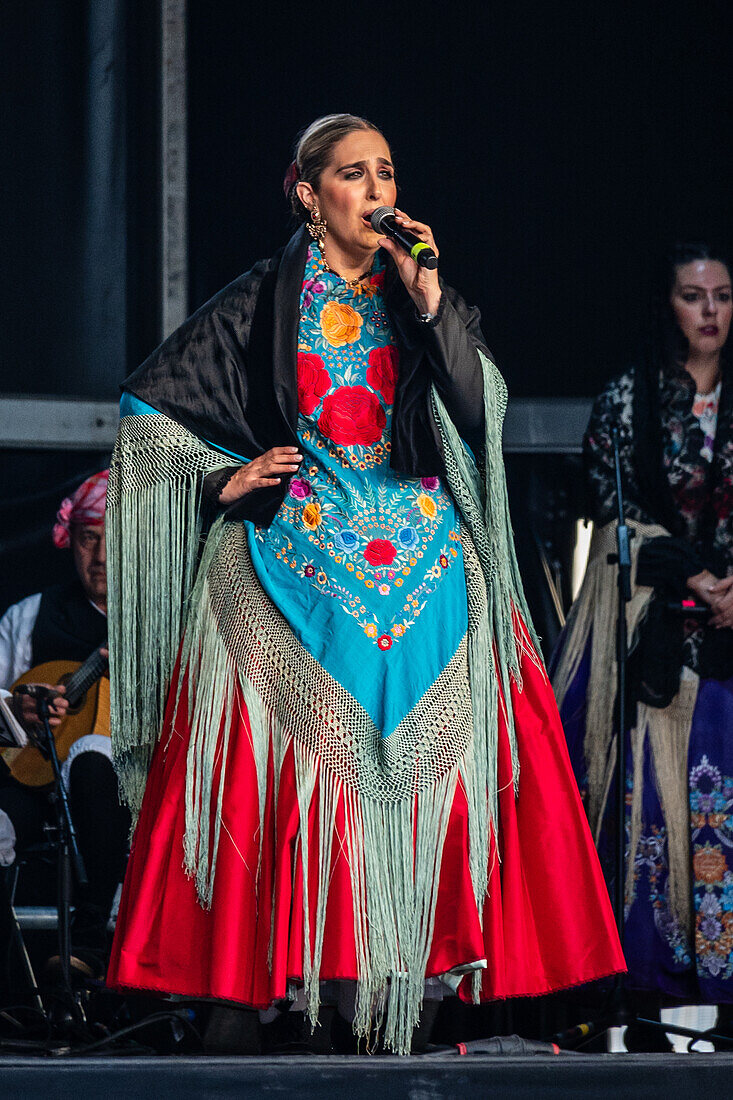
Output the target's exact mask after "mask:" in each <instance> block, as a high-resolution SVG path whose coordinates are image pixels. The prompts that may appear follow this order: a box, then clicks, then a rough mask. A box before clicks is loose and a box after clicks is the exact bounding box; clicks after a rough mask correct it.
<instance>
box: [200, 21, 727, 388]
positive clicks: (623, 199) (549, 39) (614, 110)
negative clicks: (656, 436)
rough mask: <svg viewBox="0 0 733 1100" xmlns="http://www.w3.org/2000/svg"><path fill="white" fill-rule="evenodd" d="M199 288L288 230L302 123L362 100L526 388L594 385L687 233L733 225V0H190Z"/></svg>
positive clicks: (496, 347)
mask: <svg viewBox="0 0 733 1100" xmlns="http://www.w3.org/2000/svg"><path fill="white" fill-rule="evenodd" d="M189 10H190V22H189V62H190V85H189V88H190V172H191V196H190V212H191V265H192V280H191V304H192V305H196V304H199V303H200V302H202V301H204V300H205V299H206V298H207V297H208V296H209V295H210V294H212V293H213V292H214V291H215V290H217V289H218V288H219V287H220V286H222V285H223V284H225V283H226V282H227V281H229V280H230V279H232V278H233V277H234V276H236V275H237V274H238V273H239V272H240V271H242V270H244V269H245V268H247V267H248V266H249V265H250V264H251V263H252V262H253V261H254V260H255V259H257V258H259V257H262V256H267V255H270V254H271V253H272V252H273V250H274V249H275V248H276V247H277V246H278V245H279V244H280V243H281V242H282V241H283V240H284V239H285V238H286V236H287V233H288V220H287V213H286V209H285V204H284V201H283V195H282V190H281V181H282V177H283V173H284V171H285V168H286V166H287V164H288V163H289V161H290V147H291V144H292V141H293V138H294V136H295V134H296V132H297V131H298V130H299V129H300V128H302V127H303V126H305V125H306V124H307V123H309V122H310V121H311V120H312V119H313V118H314V117H316V116H318V115H320V114H324V113H327V112H330V111H339V110H347V111H352V112H355V113H358V114H364V115H366V116H367V117H368V118H371V119H372V120H373V121H374V122H376V123H377V124H378V125H379V126H380V127H382V128H383V129H384V131H385V133H386V135H387V137H388V139H389V140H390V142H391V143H392V147H393V152H394V155H395V157H396V162H397V167H398V181H399V183H400V184H401V186H402V195H401V203H402V204H403V205H404V208H405V209H407V210H408V211H409V212H411V213H412V214H414V215H415V216H416V217H419V218H421V219H424V220H425V221H428V222H429V223H430V224H431V225H432V226H433V228H434V230H435V234H436V238H437V240H438V242H439V244H440V247H441V267H442V270H443V272H444V275H445V277H446V278H447V279H448V280H449V281H450V282H451V283H453V284H454V285H456V286H457V287H458V288H459V289H460V290H461V291H462V292H463V293H464V295H465V297H466V298H467V299H468V300H469V301H470V302H472V303H477V304H478V305H479V306H480V307H481V310H482V313H483V317H484V328H485V333H486V336H487V339H488V342H489V346H490V347H491V348H492V350H493V351H494V352H495V354H496V356H497V358H498V362H499V364H500V366H501V367H502V369H503V370H504V372H505V374H506V375H507V377H508V380H509V384H510V392H511V393H513V394H514V395H515V396H534V395H571V394H592V393H594V392H595V391H596V390H597V389H598V388H599V387H600V386H601V384H602V382H603V381H604V380H605V378H607V377H608V376H609V374H611V373H613V372H615V371H618V370H620V369H622V367H623V366H624V365H625V364H626V363H627V361H628V360H629V359H630V358H631V357H633V356H634V355H635V353H636V349H637V347H638V344H639V341H640V338H641V333H642V332H643V328H644V325H645V321H646V297H645V292H646V283H647V278H648V274H649V269H650V258H651V256H652V255H653V254H654V253H655V252H656V251H657V250H658V248H659V247H660V244H661V242H662V241H664V240H666V239H667V238H669V237H670V236H689V235H692V236H694V237H698V236H700V235H701V234H709V233H713V234H716V235H720V236H723V237H725V236H727V235H729V234H730V230H731V226H732V221H731V215H732V214H733V171H732V168H733V143H732V142H731V140H730V135H731V121H732V117H731V116H732V115H733V85H732V84H731V79H730V74H731V61H733V35H732V34H731V30H732V19H731V16H732V13H733V5H731V3H730V0H693V2H686V3H681V2H679V0H677V2H675V0H666V2H656V0H644V2H643V3H641V4H639V3H638V2H636V3H613V2H609V3H602V2H600V0H597V2H591V3H588V2H587V0H586V2H584V3H571V4H568V3H563V2H559V3H553V4H528V3H516V4H506V3H497V2H495V0H484V2H481V3H478V2H477V3H465V2H461V0H457V2H453V3H446V2H445V0H441V2H435V0H422V2H421V3H412V4H404V3H390V4H388V5H381V6H378V7H376V8H374V7H371V8H370V7H368V6H367V7H364V5H348V4H341V5H338V6H335V5H331V4H328V3H326V4H316V5H306V6H302V5H295V4H285V5H281V4H257V5H254V4H242V3H241V0H218V2H217V3H215V4H212V3H210V2H209V0H190V4H189Z"/></svg>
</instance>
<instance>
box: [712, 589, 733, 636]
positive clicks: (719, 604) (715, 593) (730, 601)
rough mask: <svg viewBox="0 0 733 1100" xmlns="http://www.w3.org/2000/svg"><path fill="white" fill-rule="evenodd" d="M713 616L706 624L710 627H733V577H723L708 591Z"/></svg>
mask: <svg viewBox="0 0 733 1100" xmlns="http://www.w3.org/2000/svg"><path fill="white" fill-rule="evenodd" d="M710 596H711V608H712V611H713V614H712V615H711V616H710V618H709V620H708V622H709V624H710V626H716V627H718V629H720V628H721V627H729V628H731V627H733V577H723V579H722V580H721V581H718V582H717V583H716V584H714V585H713V586H712V588H711V589H710Z"/></svg>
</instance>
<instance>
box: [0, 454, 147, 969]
mask: <svg viewBox="0 0 733 1100" xmlns="http://www.w3.org/2000/svg"><path fill="white" fill-rule="evenodd" d="M106 490H107V471H106V470H103V471H101V473H98V474H94V475H93V476H92V477H90V478H87V480H86V481H85V482H84V483H83V484H82V485H80V486H79V488H78V489H77V490H76V492H75V493H74V494H73V496H71V497H67V498H66V499H65V500H64V501H63V502H62V504H61V507H60V508H59V511H58V514H57V522H56V524H55V526H54V528H53V541H54V544H55V546H56V547H57V548H59V549H61V550H63V549H66V548H69V547H70V548H71V551H72V554H73V557H74V565H75V566H76V574H77V575H76V579H75V580H74V581H72V582H71V583H69V584H59V585H54V586H53V587H51V588H48V589H46V590H44V591H43V592H38V593H36V594H35V595H32V596H28V597H27V598H26V599H24V600H21V601H20V603H17V604H14V605H13V606H12V607H10V608H9V609H8V610H7V611H6V612H5V615H4V616H3V617H2V619H0V689H8V688H10V687H11V686H12V685H13V684H14V683H15V681H16V680H17V679H18V677H19V676H21V675H22V674H23V673H25V672H27V671H28V670H29V669H32V668H34V667H35V666H36V665H39V664H42V663H44V662H46V661H59V660H68V661H84V660H85V659H86V658H87V657H88V656H89V655H90V653H91V652H92V651H93V650H94V649H95V648H97V647H99V646H102V645H104V643H105V641H106V637H107V617H106V612H107V573H106V548H105V541H104V505H105V495H106ZM46 686H48V685H46ZM58 692H59V693H58V695H57V696H56V697H55V699H54V701H53V706H52V710H51V726H52V727H54V726H58V724H59V723H60V722H61V720H62V719H63V718H64V716H65V714H66V711H67V701H66V699H64V697H63V692H64V688H63V687H59V688H58ZM6 693H7V692H6ZM12 706H13V710H14V711H15V714H16V716H17V717H18V719H19V720H20V721H21V723H22V724H23V725H25V726H26V727H27V728H30V727H32V726H34V725H35V724H37V722H38V714H37V711H36V701H35V699H33V698H32V696H29V695H24V694H14V695H13V701H12ZM63 774H64V778H65V780H66V784H67V788H68V792H69V802H70V807H71V815H72V818H73V821H74V827H75V830H76V834H77V840H78V843H79V848H80V850H81V854H82V857H83V859H84V863H85V866H86V872H87V878H88V879H89V883H88V886H86V887H84V888H83V889H82V888H79V887H78V886H77V887H75V895H76V896H75V897H74V905H75V913H74V922H73V927H72V956H73V957H72V967H73V968H74V970H75V971H76V972H77V974H78V975H79V976H82V977H92V976H94V977H101V976H102V974H103V973H104V967H105V964H106V952H107V936H106V926H107V921H108V919H109V913H110V908H111V905H112V901H113V898H114V894H115V891H116V888H117V884H118V883H119V882H120V880H121V876H122V874H123V872H124V862H125V858H126V852H127V839H128V831H129V827H130V820H129V815H128V812H127V809H126V808H125V807H122V806H121V805H120V802H119V798H118V790H117V778H116V776H115V772H114V769H113V767H112V760H111V747H110V740H109V737H105V736H101V735H99V734H94V733H93V734H90V735H88V736H82V737H80V738H79V739H78V740H77V741H75V742H74V744H73V745H72V746H71V750H70V752H69V755H68V757H67V759H66V762H65V763H64V765H63ZM3 812H4V814H6V815H7V818H9V819H10V822H12V826H13V828H14V830H15V836H16V849H17V850H18V851H21V852H22V851H23V849H24V848H25V847H26V846H27V845H29V844H33V843H36V842H38V841H39V840H41V839H43V824H44V822H46V821H50V822H53V821H54V820H55V818H54V813H53V808H52V806H51V805H50V802H49V796H48V791H47V789H45V788H38V787H29V786H23V785H22V784H20V783H18V782H17V781H16V780H15V779H14V778H13V777H12V776H11V775H10V773H9V771H8V769H7V767H6V765H5V764H4V763H2V762H0V814H2V813H3ZM7 818H5V819H4V824H5V826H6V831H8V830H7V826H8V821H7ZM4 862H7V859H6V860H4Z"/></svg>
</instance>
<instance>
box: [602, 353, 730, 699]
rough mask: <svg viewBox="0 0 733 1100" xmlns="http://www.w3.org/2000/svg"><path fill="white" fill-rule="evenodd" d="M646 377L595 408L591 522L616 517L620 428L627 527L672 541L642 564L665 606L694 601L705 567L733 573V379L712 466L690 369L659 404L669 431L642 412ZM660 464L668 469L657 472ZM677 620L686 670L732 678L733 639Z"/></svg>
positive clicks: (617, 388)
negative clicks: (690, 585) (652, 526)
mask: <svg viewBox="0 0 733 1100" xmlns="http://www.w3.org/2000/svg"><path fill="white" fill-rule="evenodd" d="M640 369H641V368H639V369H632V370H629V371H626V372H625V373H624V374H622V375H620V376H619V377H618V378H615V379H614V380H613V381H611V382H610V383H609V384H608V385H607V386H606V388H605V389H604V390H603V392H602V393H601V394H600V395H599V397H598V398H597V399H596V401H595V403H594V405H593V411H592V413H591V417H590V421H589V423H588V428H587V430H586V434H585V439H584V441H583V450H584V457H585V461H586V479H587V486H588V493H589V501H588V514H589V517H590V518H591V519H592V520H593V521H594V522H595V523H596V524H597V525H598V526H604V525H605V524H606V523H609V522H611V521H612V520H613V519H614V518H615V517H616V514H617V503H616V481H615V472H614V463H613V445H612V431H613V428H614V427H616V428H617V429H618V434H619V449H620V455H621V468H622V486H623V491H624V495H625V502H624V503H625V514H626V517H627V519H629V520H632V521H633V520H638V521H639V522H640V523H657V524H661V525H662V526H664V527H665V528H666V529H667V530H668V531H670V538H669V539H668V540H653V541H654V542H655V543H656V544H657V545H656V546H655V547H653V548H652V547H647V546H645V547H644V551H647V549H648V550H649V553H646V554H643V555H642V556H641V557H640V561H639V573H638V574H637V581H638V583H644V584H649V583H651V584H653V586H654V588H655V595H656V596H658V597H659V602H660V603H661V602H664V603H665V604H666V603H667V602H669V601H670V600H674V599H676V600H678V601H679V600H681V599H683V598H685V597H689V596H690V595H691V594H690V592H689V591H688V590H687V588H686V585H685V579H686V577H688V576H691V575H692V574H694V573H695V572H699V571H700V570H701V569H703V568H708V569H710V571H711V572H713V573H714V574H715V575H716V576H718V577H724V576H727V575H729V574H730V573H733V378H731V377H730V376H729V372H728V371H726V372H724V376H723V386H722V391H721V397H720V404H719V408H718V421H717V431H716V436H715V448H714V454H713V458H712V461H710V462H709V461H707V460H706V459H705V458H703V457H702V455H701V451H702V447H703V443H704V439H703V433H702V430H701V428H700V423H699V421H698V419H697V417H696V416H695V415H694V413H693V411H692V406H693V402H694V398H695V383H694V380H693V378H692V376H691V375H690V374H689V373H688V372H687V371H686V370H684V369H679V370H674V371H670V372H664V373H663V374H662V375H661V376H660V378H659V391H658V395H655V398H656V397H657V396H658V409H659V421H660V423H659V424H655V423H653V422H649V423H648V424H647V423H645V421H644V418H643V416H641V417H640V415H639V411H640V410H639V408H638V407H637V409H636V411H635V409H634V402H635V390H637V392H638V391H640V390H641V382H640V381H639V371H640ZM654 419H656V417H655V418H654ZM655 433H656V436H655ZM650 438H656V439H657V442H658V448H657V450H656V451H655V449H654V447H649V445H648V443H649V439H650ZM660 454H661V461H660V460H659V455H660ZM655 455H656V465H657V466H658V467H659V469H658V471H655V470H651V471H650V467H654V466H655ZM661 542H664V543H666V545H661V546H660V545H659V544H660V543H661ZM652 551H653V553H652ZM642 569H643V570H644V571H645V573H644V576H643V577H642V576H641V575H640V574H641V572H642ZM663 618H664V616H662V615H661V612H660V622H659V623H658V626H659V627H660V628H661V630H664V629H672V630H673V631H674V624H673V623H670V622H669V621H668V622H666V624H664V623H663V622H662V621H661V620H662V619H663ZM678 621H679V624H680V627H681V636H680V640H681V644H682V645H683V652H682V663H683V664H686V665H688V666H689V667H690V668H692V669H693V670H694V671H697V672H700V674H701V675H709V674H712V675H716V676H718V677H721V678H723V677H725V678H727V677H726V673H727V675H733V661H732V660H729V655H730V657H733V645H731V642H732V641H733V631H730V630H722V631H716V630H714V629H712V628H709V627H706V626H704V625H701V624H700V621H699V620H686V621H683V620H682V619H681V617H679V616H678ZM726 635H727V636H732V637H724V636H726ZM729 666H730V667H729ZM649 701H650V702H651V700H649Z"/></svg>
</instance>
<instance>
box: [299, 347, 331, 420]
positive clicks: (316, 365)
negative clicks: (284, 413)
mask: <svg viewBox="0 0 733 1100" xmlns="http://www.w3.org/2000/svg"><path fill="white" fill-rule="evenodd" d="M330 388H331V379H330V377H329V374H328V371H327V370H326V369H325V367H324V366H323V360H322V359H321V357H320V355H310V354H308V353H307V352H304V351H300V352H298V409H299V410H300V412H302V413H305V415H306V416H310V414H311V413H312V412H314V411H315V409H316V407H317V405H318V402H319V401H320V400H321V398H322V397H323V395H324V393H328V391H329V390H330Z"/></svg>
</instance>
